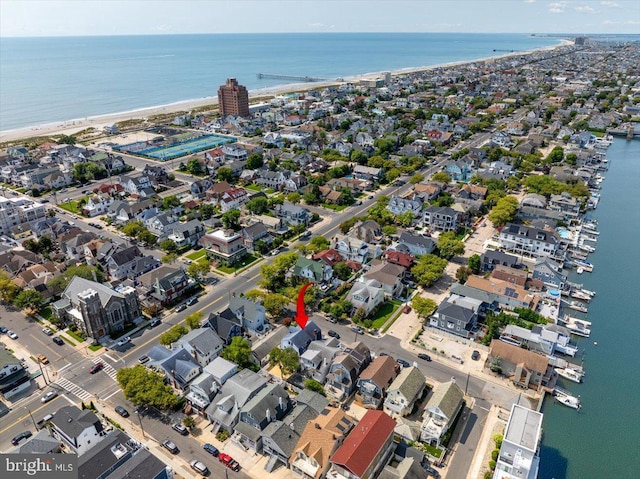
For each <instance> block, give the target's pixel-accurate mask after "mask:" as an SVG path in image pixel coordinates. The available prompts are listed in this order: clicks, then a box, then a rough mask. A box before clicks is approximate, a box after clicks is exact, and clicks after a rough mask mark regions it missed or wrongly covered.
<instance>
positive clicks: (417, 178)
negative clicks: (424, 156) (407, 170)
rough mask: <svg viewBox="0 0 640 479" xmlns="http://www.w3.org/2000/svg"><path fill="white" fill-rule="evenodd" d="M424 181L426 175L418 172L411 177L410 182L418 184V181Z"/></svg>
mask: <svg viewBox="0 0 640 479" xmlns="http://www.w3.org/2000/svg"><path fill="white" fill-rule="evenodd" d="M422 181H424V175H423V174H421V173H416V174H415V175H413V176H412V177H411V178H409V183H411V184H412V185H417V184H418V183H422Z"/></svg>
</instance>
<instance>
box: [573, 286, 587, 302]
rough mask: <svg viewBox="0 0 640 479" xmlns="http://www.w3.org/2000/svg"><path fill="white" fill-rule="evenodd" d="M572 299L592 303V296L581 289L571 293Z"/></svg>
mask: <svg viewBox="0 0 640 479" xmlns="http://www.w3.org/2000/svg"><path fill="white" fill-rule="evenodd" d="M571 297H572V298H576V299H579V300H580V301H587V302H589V301H591V296H589V295H588V294H587V293H585V292H583V291H582V290H581V289H577V290H573V291H571Z"/></svg>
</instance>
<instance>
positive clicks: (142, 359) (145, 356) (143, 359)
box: [138, 354, 149, 364]
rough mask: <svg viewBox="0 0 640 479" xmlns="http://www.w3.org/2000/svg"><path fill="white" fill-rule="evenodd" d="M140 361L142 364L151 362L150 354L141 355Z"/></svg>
mask: <svg viewBox="0 0 640 479" xmlns="http://www.w3.org/2000/svg"><path fill="white" fill-rule="evenodd" d="M138 362H139V363H140V364H144V363H148V362H149V356H147V355H146V354H144V355H142V356H140V357H139V358H138Z"/></svg>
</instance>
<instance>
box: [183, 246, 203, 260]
mask: <svg viewBox="0 0 640 479" xmlns="http://www.w3.org/2000/svg"><path fill="white" fill-rule="evenodd" d="M185 256H186V257H187V258H189V259H190V260H191V261H198V260H199V259H201V258H203V257H206V256H207V250H206V249H204V248H202V249H201V250H198V251H194V252H193V253H189V254H186V255H185Z"/></svg>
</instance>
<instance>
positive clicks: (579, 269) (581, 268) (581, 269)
mask: <svg viewBox="0 0 640 479" xmlns="http://www.w3.org/2000/svg"><path fill="white" fill-rule="evenodd" d="M576 273H578V274H582V273H584V268H583V267H582V266H580V267H579V268H578V269H577V270H576Z"/></svg>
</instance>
